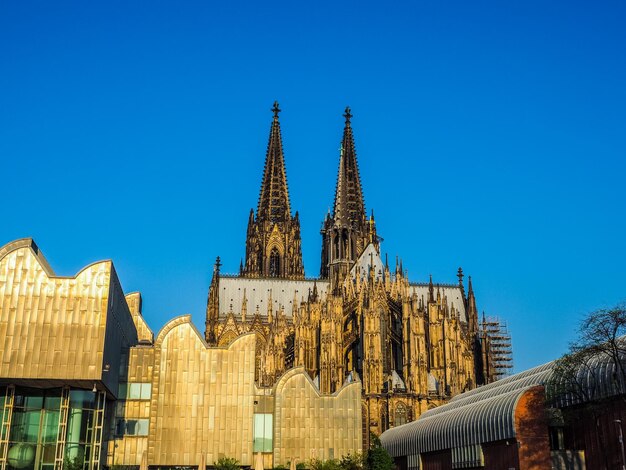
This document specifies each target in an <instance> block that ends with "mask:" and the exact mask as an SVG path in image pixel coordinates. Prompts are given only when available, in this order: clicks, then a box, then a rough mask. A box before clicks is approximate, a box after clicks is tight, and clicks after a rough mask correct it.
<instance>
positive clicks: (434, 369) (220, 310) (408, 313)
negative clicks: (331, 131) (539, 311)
mask: <svg viewBox="0 0 626 470" xmlns="http://www.w3.org/2000/svg"><path fill="white" fill-rule="evenodd" d="M272 112H273V119H272V123H271V128H270V135H269V142H268V146H267V153H266V157H265V167H264V170H263V178H262V182H261V191H260V195H259V200H258V205H257V208H256V212H255V211H254V209H251V210H250V215H249V219H248V228H247V234H246V247H245V261H242V263H241V265H240V270H239V274H238V275H234V276H233V275H225V274H223V273H222V272H220V259H219V257H218V258H217V261H216V263H215V266H214V270H213V278H212V281H211V286H210V288H209V295H208V301H207V310H206V330H205V339H206V341H207V343H208V344H209V345H213V346H226V345H228V344H230V343H231V342H232V341H234V340H235V338H237V337H239V336H240V335H242V334H244V333H254V334H255V336H256V341H257V348H256V358H255V362H256V365H255V380H256V381H257V384H258V385H259V386H263V387H269V386H272V385H273V384H274V383H276V381H277V380H278V379H279V378H280V377H281V376H282V375H283V374H284V373H285V372H286V371H287V370H288V369H290V368H292V367H297V366H300V367H303V368H304V369H305V370H306V372H307V373H308V374H309V376H310V377H311V378H312V379H313V381H314V383H315V385H316V386H317V387H318V389H319V391H320V392H321V393H326V394H333V393H335V391H337V390H339V389H340V388H341V387H342V386H343V385H344V384H347V383H351V382H355V381H360V383H361V387H362V423H363V429H362V431H363V439H364V444H367V442H368V439H369V436H370V432H371V433H374V434H376V435H380V434H381V433H382V432H384V431H385V430H387V429H388V428H389V427H393V426H398V425H401V424H404V423H406V422H408V421H412V420H414V419H416V418H417V417H418V416H419V415H420V414H421V413H423V412H425V411H427V410H428V409H431V408H433V407H436V406H439V405H441V404H443V403H445V402H446V401H447V400H449V399H450V398H451V397H453V396H454V395H456V394H458V393H461V392H463V391H465V390H469V389H472V388H474V387H476V386H477V385H481V384H485V383H488V382H491V381H493V380H494V379H495V374H494V372H493V364H492V354H491V352H490V341H489V338H488V337H487V336H486V335H485V334H484V333H483V330H482V329H481V327H480V324H479V320H478V311H477V308H476V298H475V296H474V291H473V288H472V280H471V277H470V278H469V279H468V282H467V289H466V287H465V284H464V275H463V271H462V269H461V268H459V270H458V273H457V277H458V282H455V283H448V284H444V283H439V282H433V279H432V277H431V278H430V280H429V281H428V282H422V283H419V282H412V281H410V280H409V279H408V277H407V274H406V272H405V271H404V270H403V267H402V263H398V261H397V259H396V262H395V265H394V266H390V265H389V262H388V260H387V257H386V256H385V257H384V259H383V256H382V255H381V249H380V242H381V238H380V237H379V236H378V235H377V232H376V222H375V220H374V215H373V212H372V213H371V215H369V216H368V214H367V212H366V209H365V199H364V193H363V187H362V184H361V179H360V176H359V167H358V163H357V154H356V147H355V142H354V135H353V130H352V122H351V120H352V114H351V112H350V108H346V110H345V114H344V118H345V125H344V129H343V136H342V141H341V147H340V155H339V171H338V175H337V185H336V189H335V194H334V202H333V205H332V211H330V212H329V213H328V214H327V215H326V217H325V218H324V220H323V223H322V229H321V250H320V251H321V268H320V273H319V277H317V278H312V279H311V278H306V277H305V271H304V265H303V262H302V247H301V235H300V219H299V215H298V212H297V211H296V212H295V213H293V212H292V208H291V203H290V199H289V191H288V186H287V175H286V166H285V156H284V153H283V147H282V137H281V130H280V122H279V113H280V109H279V107H278V103H274V107H273V109H272ZM329 196H330V195H329Z"/></svg>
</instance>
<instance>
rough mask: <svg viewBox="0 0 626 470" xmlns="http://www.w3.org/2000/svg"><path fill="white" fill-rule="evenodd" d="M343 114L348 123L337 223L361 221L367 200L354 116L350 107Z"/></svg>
mask: <svg viewBox="0 0 626 470" xmlns="http://www.w3.org/2000/svg"><path fill="white" fill-rule="evenodd" d="M343 116H344V117H345V118H346V124H345V127H344V129H343V139H342V141H341V150H340V152H341V154H340V158H339V173H338V175H337V187H336V189H335V203H334V205H333V218H334V219H335V223H337V222H344V223H354V222H356V223H360V222H361V221H362V220H364V218H365V202H364V200H363V190H362V188H361V178H360V176H359V166H358V164H357V160H356V150H355V147H354V136H353V135H352V125H351V123H350V119H351V118H352V114H351V113H350V107H347V108H346V113H345V114H344V115H343Z"/></svg>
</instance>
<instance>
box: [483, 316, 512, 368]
mask: <svg viewBox="0 0 626 470" xmlns="http://www.w3.org/2000/svg"><path fill="white" fill-rule="evenodd" d="M482 330H483V334H484V335H485V336H487V337H488V338H489V351H490V353H491V361H492V363H491V364H492V368H493V376H494V378H495V380H500V379H502V378H504V377H507V376H509V375H511V370H512V369H513V349H512V346H511V334H510V333H509V330H508V327H507V324H506V322H503V321H502V320H500V319H499V318H498V317H485V316H484V315H483V324H482Z"/></svg>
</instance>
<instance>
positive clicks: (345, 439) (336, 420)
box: [274, 368, 361, 465]
mask: <svg viewBox="0 0 626 470" xmlns="http://www.w3.org/2000/svg"><path fill="white" fill-rule="evenodd" d="M360 450H361V383H360V382H355V383H352V384H350V385H348V386H345V387H343V388H342V389H340V390H339V391H338V392H337V393H335V394H333V395H320V393H319V391H318V390H317V388H315V385H314V384H313V382H312V381H311V379H310V378H309V377H308V375H306V374H305V373H304V368H296V369H291V370H290V371H288V372H287V373H285V375H283V377H282V378H281V379H280V380H279V381H278V382H277V384H276V386H275V411H274V465H280V464H282V465H286V464H287V462H289V461H292V460H293V459H297V460H298V461H299V462H304V461H307V460H309V459H312V458H317V459H328V458H340V457H341V456H343V455H347V454H349V453H354V452H357V451H360Z"/></svg>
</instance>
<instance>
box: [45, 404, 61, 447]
mask: <svg viewBox="0 0 626 470" xmlns="http://www.w3.org/2000/svg"><path fill="white" fill-rule="evenodd" d="M58 432H59V411H58V410H57V411H52V410H46V411H44V418H43V426H42V427H41V440H42V441H43V442H56V440H57V433H58Z"/></svg>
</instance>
